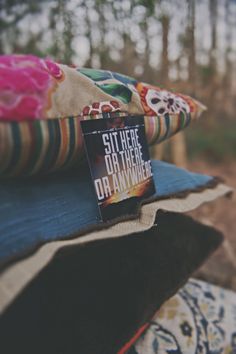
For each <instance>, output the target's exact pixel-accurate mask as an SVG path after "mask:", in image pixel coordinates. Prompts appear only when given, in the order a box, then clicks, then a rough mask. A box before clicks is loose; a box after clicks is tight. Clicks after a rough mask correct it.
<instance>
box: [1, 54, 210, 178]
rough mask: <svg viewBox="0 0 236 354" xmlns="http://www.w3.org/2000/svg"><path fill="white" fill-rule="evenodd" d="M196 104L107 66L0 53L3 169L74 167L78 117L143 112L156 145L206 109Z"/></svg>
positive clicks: (79, 141) (79, 145)
mask: <svg viewBox="0 0 236 354" xmlns="http://www.w3.org/2000/svg"><path fill="white" fill-rule="evenodd" d="M204 108H205V107H204V106H203V105H202V104H201V103H199V102H198V101H196V100H194V99H192V98H190V97H188V96H185V95H181V94H177V93H171V92H169V91H167V90H163V89H160V88H159V87H156V86H151V85H148V84H145V83H141V82H138V81H137V80H135V79H133V78H130V77H128V76H125V75H121V74H118V73H113V72H110V71H104V70H94V69H82V68H76V67H69V66H66V65H62V64H57V63H54V62H53V61H51V60H50V59H41V58H38V57H35V56H33V55H3V56H0V174H5V175H22V174H23V175H32V174H35V173H37V172H50V171H53V170H58V169H64V168H67V167H69V166H71V165H75V164H77V163H78V162H79V161H80V160H81V158H82V156H83V154H84V149H83V138H82V134H81V129H80V121H81V120H83V119H94V118H104V117H108V118H109V117H111V116H124V115H127V114H129V115H144V119H145V127H146V135H147V141H148V143H149V144H155V143H159V142H161V141H162V140H164V139H166V138H168V137H170V136H171V135H173V134H175V133H176V132H178V131H179V130H181V129H183V128H185V127H186V126H187V125H188V124H189V122H190V121H191V120H193V119H195V118H196V117H198V116H199V114H200V113H201V112H202V111H203V110H204Z"/></svg>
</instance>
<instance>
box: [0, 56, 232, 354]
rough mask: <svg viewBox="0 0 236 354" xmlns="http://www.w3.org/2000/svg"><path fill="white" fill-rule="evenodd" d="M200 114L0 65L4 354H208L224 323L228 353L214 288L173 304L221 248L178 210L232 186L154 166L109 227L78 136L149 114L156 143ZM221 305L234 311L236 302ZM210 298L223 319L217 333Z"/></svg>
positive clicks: (19, 61) (66, 71) (83, 77)
mask: <svg viewBox="0 0 236 354" xmlns="http://www.w3.org/2000/svg"><path fill="white" fill-rule="evenodd" d="M203 110H204V106H203V105H202V104H200V103H199V102H198V101H196V100H194V99H192V98H190V97H189V96H185V95H182V94H176V93H171V92H169V91H167V90H164V89H160V88H159V87H156V86H151V85H148V84H145V83H142V82H138V81H137V80H135V79H133V78H130V77H127V76H124V75H121V74H118V73H113V72H109V71H103V70H93V69H81V68H76V67H68V66H65V65H62V64H56V63H54V62H53V61H51V60H49V59H45V60H44V59H40V58H37V57H35V56H30V55H26V56H17V55H10V56H7V55H6V56H1V57H0V173H1V181H0V200H1V203H0V267H1V268H0V271H1V273H0V308H1V312H2V316H1V321H0V327H1V330H0V343H1V347H2V348H4V350H3V352H4V353H16V352H19V353H24V354H26V353H50V354H53V353H66V354H73V353H81V354H113V353H114V354H116V353H120V354H122V353H129V354H131V353H132V354H134V353H135V354H149V353H150V354H154V353H182V352H183V353H195V352H202V353H211V352H213V351H210V349H209V348H218V347H219V345H218V344H219V337H217V336H216V337H214V335H213V334H214V333H216V331H217V329H218V328H220V327H219V323H221V324H222V323H223V324H224V326H225V327H224V328H227V324H228V323H230V326H231V327H229V328H231V329H232V330H231V332H232V333H231V332H230V331H228V332H227V331H226V330H225V333H226V332H227V335H225V336H224V338H225V340H224V342H221V343H224V344H222V345H223V347H224V348H227V350H228V349H229V348H233V345H235V336H236V335H235V333H234V334H233V331H235V328H236V324H235V321H236V320H235V319H236V316H235V317H233V315H232V316H231V315H230V313H231V312H230V309H231V308H230V309H229V307H227V308H226V309H225V308H224V306H223V305H222V304H221V302H222V301H221V299H222V297H220V296H221V295H219V294H221V292H220V290H219V289H217V288H214V287H210V286H208V285H205V284H203V283H200V282H197V281H193V280H191V281H190V282H189V283H188V284H187V285H186V286H185V287H184V288H182V289H181V290H180V291H179V293H178V294H177V295H175V294H176V292H177V291H178V289H179V288H180V287H181V286H183V285H184V284H185V283H186V281H187V280H188V279H189V277H190V275H191V274H192V273H193V271H194V270H196V268H197V267H199V266H200V265H201V264H202V263H203V262H204V261H205V260H206V259H207V257H208V256H209V255H210V254H211V252H213V251H214V250H215V249H216V248H217V247H218V246H219V245H220V243H221V242H222V235H221V234H220V233H219V232H218V231H217V230H215V229H213V228H211V227H209V226H205V225H202V224H199V223H198V222H196V221H194V220H192V219H191V218H190V217H188V216H185V215H183V214H181V213H180V212H187V211H189V210H192V209H194V208H196V207H198V206H199V205H201V204H202V203H204V202H210V201H212V200H214V199H216V198H217V197H219V196H223V195H226V194H228V193H230V192H231V188H230V187H228V186H226V185H225V184H223V183H222V182H221V180H220V179H218V178H215V177H211V176H207V175H202V174H196V173H193V172H189V171H186V170H183V169H180V168H178V167H176V166H174V165H170V164H168V163H165V162H162V161H157V160H156V161H154V160H153V161H152V168H153V175H154V176H153V178H154V183H155V186H156V193H155V194H154V196H153V197H152V199H151V200H150V199H149V200H144V201H143V202H142V204H140V205H139V208H138V209H137V210H134V211H133V214H132V215H125V216H122V218H120V219H119V216H117V217H116V218H114V220H111V221H109V222H101V220H100V218H99V213H98V209H97V205H96V198H95V195H94V191H93V185H92V180H91V177H90V175H89V169H88V166H87V162H86V159H85V152H84V142H83V137H82V134H81V127H80V122H81V120H88V119H104V118H112V117H123V116H127V115H129V116H132V115H135V116H137V115H140V116H144V121H145V128H146V137H147V142H148V144H149V145H151V144H157V143H160V142H161V141H163V140H165V139H167V138H169V137H170V136H172V135H173V134H175V133H177V132H178V131H180V130H181V129H183V128H185V127H186V126H187V125H188V124H189V123H190V122H191V121H192V120H194V119H196V118H197V117H198V116H199V115H200V114H201V112H202V111H203ZM95 148H96V147H95ZM215 294H216V295H215ZM222 294H223V292H222ZM224 294H225V295H224V296H225V297H226V298H227V299H230V301H229V306H231V307H232V308H233V306H234V308H235V307H236V299H235V295H234V294H231V293H229V294H228V293H225V292H224ZM173 295H175V297H173V298H171V297H172V296H173ZM169 299H170V300H169ZM217 299H219V301H218V300H217ZM166 300H169V301H168V302H167V304H166V305H164V307H161V305H162V304H163V303H164V302H165V301H166ZM212 301H213V302H214V301H215V302H217V306H216V307H215V308H216V310H217V311H218V312H217V314H216V315H214V316H216V317H214V316H213V317H212V322H210V321H209V316H208V314H207V311H208V310H207V309H206V308H208V307H207V306H208V305H209V311H210V309H212V306H211V303H212ZM220 301H221V302H220ZM206 304H207V305H206ZM160 307H161V310H160V311H159V312H158V313H157V314H156V315H155V313H156V312H157V311H158V310H159V309H160ZM203 307H204V309H205V310H204V311H202V308H203ZM191 313H192V317H191ZM226 314H227V315H226ZM217 316H218V317H217ZM191 321H192V322H191ZM216 322H217V326H215V323H216ZM223 324H222V326H223ZM214 326H215V327H214ZM222 328H223V327H222ZM223 332H224V330H221V331H220V330H219V333H223ZM181 333H182V334H181ZM217 333H218V332H217ZM140 336H141V337H140ZM139 337H140V338H139ZM138 338H139V339H138ZM212 338H216V339H215V342H214V341H213V339H212ZM183 339H184V340H183ZM137 340H138V341H137ZM233 340H234V342H233ZM136 341H137V342H136ZM217 343H218V344H217ZM232 343H234V344H232ZM217 345H218V347H217ZM230 346H231V347H230ZM234 348H235V347H234ZM217 350H218V349H217ZM225 350H226V349H225Z"/></svg>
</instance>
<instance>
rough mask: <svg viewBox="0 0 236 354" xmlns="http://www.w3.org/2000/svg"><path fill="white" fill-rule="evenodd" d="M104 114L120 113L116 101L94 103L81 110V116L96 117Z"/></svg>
mask: <svg viewBox="0 0 236 354" xmlns="http://www.w3.org/2000/svg"><path fill="white" fill-rule="evenodd" d="M106 112H120V105H119V102H117V101H105V102H94V103H93V104H91V105H90V106H85V107H84V108H83V115H85V116H87V115H96V114H100V113H106Z"/></svg>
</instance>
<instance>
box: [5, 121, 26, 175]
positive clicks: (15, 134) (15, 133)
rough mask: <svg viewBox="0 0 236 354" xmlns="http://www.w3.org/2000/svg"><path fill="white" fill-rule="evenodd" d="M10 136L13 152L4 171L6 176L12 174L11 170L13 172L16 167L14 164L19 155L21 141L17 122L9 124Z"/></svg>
mask: <svg viewBox="0 0 236 354" xmlns="http://www.w3.org/2000/svg"><path fill="white" fill-rule="evenodd" d="M11 134H12V141H13V150H12V156H11V160H10V162H9V165H8V167H7V168H6V169H5V171H4V173H7V174H8V173H12V172H13V171H12V170H14V168H15V167H16V164H17V162H18V161H19V159H20V155H21V146H22V141H21V134H20V129H19V123H18V122H12V123H11Z"/></svg>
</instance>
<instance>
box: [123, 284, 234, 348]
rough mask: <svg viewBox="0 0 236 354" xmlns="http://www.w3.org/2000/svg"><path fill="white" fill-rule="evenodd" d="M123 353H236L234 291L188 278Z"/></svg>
mask: <svg viewBox="0 0 236 354" xmlns="http://www.w3.org/2000/svg"><path fill="white" fill-rule="evenodd" d="M149 325H150V327H149V328H148V330H147V331H146V332H145V333H144V334H143V335H142V336H141V337H140V339H139V340H138V341H137V343H136V344H135V345H134V346H133V347H132V348H131V349H130V350H129V351H128V353H127V354H161V353H163V354H168V353H173V354H178V353H182V354H189V353H232V354H233V353H236V293H234V292H232V291H229V290H226V289H222V288H220V287H217V286H214V285H212V284H209V283H205V282H203V281H199V280H195V279H190V280H189V282H188V283H187V284H186V285H185V286H184V287H183V288H181V289H180V290H179V291H178V293H177V294H176V295H175V296H173V297H172V298H171V299H169V300H168V301H167V302H166V303H165V304H164V305H163V306H162V307H161V309H160V311H158V313H157V314H156V315H155V316H154V318H153V319H152V321H151V322H150V323H149Z"/></svg>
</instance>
